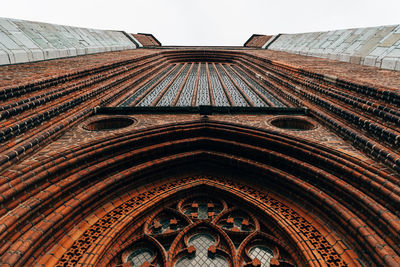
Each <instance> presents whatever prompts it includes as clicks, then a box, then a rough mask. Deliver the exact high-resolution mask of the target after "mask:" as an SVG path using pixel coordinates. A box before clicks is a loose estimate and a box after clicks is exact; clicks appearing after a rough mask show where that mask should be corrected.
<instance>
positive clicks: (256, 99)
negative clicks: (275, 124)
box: [225, 65, 268, 107]
mask: <svg viewBox="0 0 400 267" xmlns="http://www.w3.org/2000/svg"><path fill="white" fill-rule="evenodd" d="M225 69H226V70H227V71H228V73H229V74H230V75H231V76H232V78H233V79H234V80H235V82H236V83H237V85H239V87H240V88H242V90H243V91H244V93H245V94H246V95H247V96H248V97H249V98H250V99H251V101H252V102H253V103H254V105H255V106H256V107H266V106H268V105H267V104H266V103H265V102H264V101H263V100H262V99H261V98H260V97H259V96H258V95H257V94H256V93H254V92H253V90H252V89H251V88H250V87H249V86H248V85H247V84H246V83H245V82H243V80H242V79H241V78H240V77H239V76H238V75H237V74H236V73H235V72H234V71H232V69H231V67H230V66H228V65H225Z"/></svg>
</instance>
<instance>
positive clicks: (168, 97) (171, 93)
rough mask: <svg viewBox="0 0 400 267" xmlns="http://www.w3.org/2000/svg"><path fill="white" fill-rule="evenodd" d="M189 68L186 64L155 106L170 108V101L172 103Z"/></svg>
mask: <svg viewBox="0 0 400 267" xmlns="http://www.w3.org/2000/svg"><path fill="white" fill-rule="evenodd" d="M189 68H190V64H186V66H185V67H184V69H183V70H182V72H181V73H180V74H179V75H178V77H177V78H176V79H175V81H174V82H173V83H172V85H171V87H170V88H169V89H168V91H167V92H166V93H165V95H164V96H163V97H162V98H161V100H160V102H158V104H157V106H170V105H171V104H172V101H174V99H175V96H176V94H177V93H178V90H179V87H180V86H181V84H182V82H183V80H184V79H185V77H186V74H187V72H188V70H189Z"/></svg>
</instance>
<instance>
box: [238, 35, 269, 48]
mask: <svg viewBox="0 0 400 267" xmlns="http://www.w3.org/2000/svg"><path fill="white" fill-rule="evenodd" d="M271 37H272V35H261V34H253V35H252V36H251V37H250V38H249V40H247V41H246V42H245V43H244V46H245V47H257V48H261V47H263V45H265V44H266V43H267V42H268V40H269V39H271Z"/></svg>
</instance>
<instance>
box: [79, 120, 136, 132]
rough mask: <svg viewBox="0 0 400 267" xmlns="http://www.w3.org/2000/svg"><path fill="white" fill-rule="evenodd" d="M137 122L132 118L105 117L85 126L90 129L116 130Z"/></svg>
mask: <svg viewBox="0 0 400 267" xmlns="http://www.w3.org/2000/svg"><path fill="white" fill-rule="evenodd" d="M134 122H135V120H134V119H131V118H105V119H99V120H95V121H91V122H89V123H88V124H87V125H85V126H84V128H85V129H86V130H89V131H104V130H116V129H121V128H124V127H128V126H129V125H132V124H133V123H134Z"/></svg>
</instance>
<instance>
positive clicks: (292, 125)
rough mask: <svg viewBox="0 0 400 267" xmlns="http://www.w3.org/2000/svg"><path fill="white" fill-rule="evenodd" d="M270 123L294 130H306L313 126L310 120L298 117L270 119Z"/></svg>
mask: <svg viewBox="0 0 400 267" xmlns="http://www.w3.org/2000/svg"><path fill="white" fill-rule="evenodd" d="M271 124H272V125H273V126H275V127H278V128H281V129H288V130H294V131H307V130H312V129H314V128H315V126H314V124H312V123H311V122H309V121H307V120H305V119H300V118H278V119H274V120H272V121H271Z"/></svg>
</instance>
